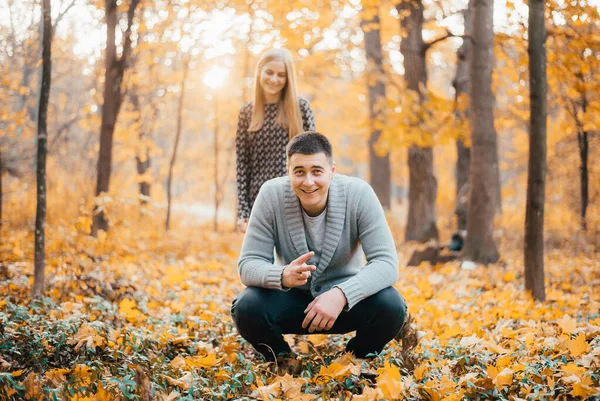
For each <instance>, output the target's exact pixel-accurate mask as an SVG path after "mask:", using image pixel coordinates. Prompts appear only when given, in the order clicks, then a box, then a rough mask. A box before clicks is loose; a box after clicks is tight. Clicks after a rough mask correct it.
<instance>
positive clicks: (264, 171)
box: [235, 98, 315, 219]
mask: <svg viewBox="0 0 600 401" xmlns="http://www.w3.org/2000/svg"><path fill="white" fill-rule="evenodd" d="M298 100H299V105H300V113H301V116H302V129H303V130H304V131H314V130H315V117H314V115H313V112H312V110H311V108H310V104H309V103H308V100H306V99H303V98H299V99H298ZM252 107H253V103H252V102H247V103H244V105H243V106H242V107H241V108H240V114H239V117H238V126H237V136H236V138H235V150H236V160H237V192H238V218H241V219H247V218H248V217H250V211H251V210H252V205H254V200H255V199H256V196H257V195H258V191H259V190H260V187H261V185H262V184H263V183H264V182H265V181H268V180H270V179H271V178H275V177H281V176H284V175H285V174H286V171H285V147H286V145H287V143H288V139H289V134H288V131H287V130H286V129H284V128H282V127H280V126H278V125H276V124H275V118H276V116H277V104H265V120H264V123H263V126H262V128H261V129H260V130H259V131H256V132H249V131H248V127H249V126H250V121H251V120H252Z"/></svg>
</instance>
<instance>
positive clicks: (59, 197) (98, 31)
mask: <svg viewBox="0 0 600 401" xmlns="http://www.w3.org/2000/svg"><path fill="white" fill-rule="evenodd" d="M490 3H492V2H491V1H487V2H485V1H483V2H481V4H488V5H489V4H490ZM42 5H45V7H46V9H47V5H51V9H52V12H51V16H50V17H51V19H50V20H51V25H52V28H51V30H50V32H52V35H51V39H52V53H51V59H52V69H51V91H50V93H49V102H48V110H47V127H46V128H45V130H46V132H47V152H48V153H47V161H46V162H45V163H46V164H45V165H46V177H47V183H46V185H45V188H46V190H47V194H45V196H44V198H45V200H46V202H47V221H46V223H45V232H46V243H45V249H46V255H45V257H44V256H43V257H42V263H43V261H44V260H45V262H46V265H47V269H46V272H45V279H46V282H45V287H46V289H45V292H44V294H45V295H46V298H43V299H42V301H36V302H41V303H35V302H34V303H30V297H29V294H30V292H31V291H32V288H34V279H33V271H34V267H33V266H34V257H35V255H39V253H36V250H35V244H34V231H35V230H34V226H35V224H36V207H37V206H38V204H39V203H38V202H37V196H38V195H37V193H36V189H37V185H38V184H36V165H38V166H39V147H38V146H39V143H40V141H39V140H38V138H39V134H40V130H39V127H40V126H39V117H40V115H42V114H41V113H40V111H39V108H38V106H39V104H40V99H41V98H42V97H41V96H40V94H41V93H43V91H42V90H41V89H42V88H43V84H42V76H43V70H44V63H43V62H42V47H43V46H42V45H43V43H44V40H43V39H44V35H43V34H42V33H43V30H41V29H40V27H41V26H42V25H43V18H42V10H43V7H42ZM493 7H494V8H493V10H494V11H493V26H492V23H491V19H489V20H486V21H487V22H486V24H487V26H484V27H482V28H487V29H488V30H490V32H491V30H492V28H493V40H492V41H490V42H489V49H488V50H489V51H490V52H491V53H490V54H493V65H492V67H493V73H492V75H491V81H490V85H491V88H492V92H493V98H494V99H492V101H493V113H494V115H493V120H491V122H492V123H493V126H492V130H491V131H490V134H493V135H492V137H493V138H494V141H496V142H497V149H495V150H494V151H493V152H492V153H491V154H492V156H493V155H494V154H495V155H496V156H494V157H497V163H492V165H493V166H495V167H496V168H497V170H496V171H494V172H492V173H493V174H492V175H491V176H490V175H488V176H487V177H488V178H489V177H495V178H492V179H487V180H486V181H485V183H486V186H485V187H484V189H485V192H486V193H487V195H488V198H489V199H494V201H493V203H495V204H496V205H494V212H493V213H492V215H491V217H489V218H487V219H481V223H482V224H484V225H486V227H488V226H489V227H492V228H493V230H492V231H490V232H491V233H492V234H493V240H494V243H495V245H494V246H493V248H497V250H498V252H497V253H496V255H493V253H494V252H491V255H490V254H488V255H484V257H483V258H482V259H483V260H482V261H483V262H498V263H496V264H493V265H490V267H489V268H486V267H483V266H476V267H475V268H474V269H473V270H470V267H469V268H468V269H465V268H464V267H465V266H464V265H461V264H460V263H458V262H451V263H447V264H441V263H440V264H436V263H431V264H423V265H421V266H419V267H418V268H412V269H411V268H405V267H403V266H404V264H406V260H407V259H408V256H410V253H411V252H412V251H413V250H415V249H417V250H418V249H422V247H424V246H425V245H422V244H426V243H428V244H429V245H431V244H432V242H431V241H433V243H435V244H438V243H439V244H445V243H447V242H448V241H449V240H450V235H451V234H452V233H453V232H455V231H456V230H457V229H459V228H462V229H464V228H466V226H462V227H461V225H463V224H465V223H461V222H459V221H458V219H457V216H456V215H455V210H454V209H455V204H456V199H457V197H458V196H459V192H460V190H461V188H462V187H463V185H464V184H465V182H466V181H467V178H468V177H469V175H470V174H471V175H473V176H475V177H478V176H477V174H479V173H480V172H481V171H483V170H484V168H482V167H481V166H479V165H477V163H475V164H474V162H473V161H470V160H469V157H470V156H469V148H470V147H471V143H472V137H471V132H472V129H471V127H470V124H469V118H470V112H472V110H471V109H472V107H473V102H472V101H471V99H470V98H469V94H470V93H471V94H472V95H473V92H470V91H471V90H472V88H471V87H470V85H469V83H470V81H471V77H472V72H471V71H470V65H472V64H471V61H472V60H471V55H472V52H473V48H472V47H473V46H474V44H475V43H477V41H478V36H476V35H474V33H473V32H474V29H478V28H477V21H478V20H474V19H473V18H472V17H473V14H472V12H473V8H474V4H469V3H467V2H466V1H444V0H439V1H423V2H421V1H416V0H413V1H396V2H392V1H374V0H370V1H359V0H348V1H342V0H340V1H331V2H324V1H318V0H300V1H294V2H283V1H270V0H247V1H226V2H225V1H210V0H206V1H194V0H190V1H183V0H182V1H176V0H171V1H153V2H147V1H143V0H141V1H137V0H131V1H120V2H117V1H112V0H108V1H106V2H103V1H92V0H89V1H84V0H74V1H70V0H64V1H54V0H53V1H51V2H50V1H47V0H44V2H39V1H29V0H24V1H18V2H15V1H12V0H0V64H1V66H2V75H1V77H0V105H1V107H0V172H1V180H0V223H1V228H0V238H1V245H0V280H1V282H2V283H3V285H2V290H0V295H2V297H4V298H3V300H0V308H1V309H0V323H1V324H2V326H0V327H2V330H0V334H2V343H1V344H2V345H3V346H2V347H0V385H1V386H2V387H1V389H0V397H1V396H7V397H12V398H13V399H21V398H22V397H25V398H27V399H38V398H43V397H50V396H54V397H58V398H61V399H69V398H77V397H90V398H91V399H94V398H93V397H95V398H97V399H103V398H101V397H109V398H107V399H111V398H110V397H112V398H123V397H124V398H127V399H130V398H133V399H136V398H137V399H148V398H147V397H155V398H161V397H162V398H163V399H167V398H168V397H170V396H173V397H174V398H175V397H184V396H187V397H190V399H198V398H203V397H212V398H215V399H219V398H227V397H228V396H232V395H248V396H251V395H253V396H255V397H263V398H264V397H277V396H279V397H285V398H298V397H305V398H306V399H312V398H308V397H313V398H315V397H318V396H319V394H320V396H321V397H323V399H327V397H342V398H344V397H346V398H349V397H354V398H355V399H360V398H359V397H365V398H364V399H382V398H387V399H390V398H391V399H394V398H400V397H401V396H404V397H407V398H410V397H413V398H420V397H425V398H431V399H436V398H435V397H438V399H441V398H444V397H446V398H448V397H452V395H453V394H454V396H456V395H460V396H475V395H477V394H482V393H485V394H488V396H491V397H499V398H502V397H507V398H508V397H515V396H522V397H524V398H527V397H526V396H527V395H530V394H537V396H540V394H545V396H546V397H549V398H552V397H556V396H558V395H561V394H568V395H570V396H574V397H576V396H580V397H586V396H590V395H592V394H598V391H599V388H600V385H599V382H598V380H599V374H598V366H599V365H598V363H599V362H598V355H599V354H600V341H599V339H598V334H599V333H600V329H598V326H599V325H600V323H599V321H598V320H599V301H600V300H599V298H598V294H595V293H594V292H593V291H592V289H593V288H594V285H596V286H597V285H598V282H599V276H600V273H599V268H598V262H597V260H598V249H599V248H598V247H599V246H600V224H599V223H600V213H599V210H598V208H599V207H600V206H599V205H598V197H599V195H598V194H599V192H598V191H599V190H598V185H597V182H598V177H599V174H600V165H599V164H598V163H593V160H595V158H596V157H597V153H598V137H599V136H598V132H599V131H600V34H599V33H598V32H599V31H600V30H599V28H600V17H599V11H598V7H599V4H598V3H597V2H593V1H572V2H564V1H554V0H551V1H547V2H545V14H544V22H545V29H546V31H547V36H546V40H545V45H546V50H547V64H546V66H547V90H548V91H547V99H548V104H547V110H548V119H547V173H546V176H545V182H546V188H545V193H546V197H545V202H544V203H545V215H543V217H544V225H543V233H544V246H545V251H546V260H547V262H548V263H547V265H546V279H545V280H544V278H543V276H542V282H543V283H544V282H545V285H546V288H547V292H546V294H547V296H546V295H545V297H546V301H545V303H540V302H535V303H534V301H533V300H532V299H531V298H530V296H529V294H527V292H526V291H525V290H524V288H523V285H524V283H523V280H524V262H523V247H524V236H525V229H524V228H525V209H526V198H527V179H528V168H527V166H528V159H529V141H530V135H529V132H530V112H529V110H530V97H529V90H530V79H529V66H528V62H529V58H528V37H529V35H528V12H529V7H528V4H527V3H524V2H520V1H515V2H510V1H506V2H504V1H496V2H493ZM467 10H470V11H467ZM479 21H481V20H479ZM481 24H482V22H479V25H481ZM46 32H48V29H46ZM111 32H112V34H111ZM480 39H481V40H480V41H479V43H480V44H481V43H484V40H483V38H480ZM272 46H282V47H285V48H288V49H289V50H290V51H291V52H292V54H293V57H294V59H295V61H296V67H297V75H298V82H299V93H300V95H301V96H303V97H305V98H307V99H308V100H309V101H310V102H311V107H312V109H313V110H314V112H315V116H316V121H317V129H318V131H320V132H322V133H324V134H326V135H327V136H329V137H330V138H331V139H332V142H333V143H334V149H335V159H336V164H337V166H338V171H339V172H341V173H344V174H349V175H356V176H359V177H361V178H364V179H365V180H367V181H369V182H371V184H372V185H373V186H374V188H375V190H376V192H377V194H378V196H379V197H380V200H381V202H382V204H383V205H384V207H385V208H386V209H387V215H388V219H389V221H390V224H391V226H392V229H393V233H394V236H395V239H396V243H397V245H398V247H399V252H400V255H401V256H403V263H402V267H401V271H402V274H401V276H402V277H403V278H401V280H400V281H399V283H398V284H397V286H398V288H399V289H400V290H401V291H402V292H403V294H405V296H406V297H407V300H408V303H409V305H411V308H414V309H412V315H413V318H414V323H413V326H412V329H413V331H412V332H411V333H412V334H413V335H415V336H416V337H415V338H413V339H412V340H414V341H412V340H411V341H412V342H411V341H408V337H407V338H405V339H402V340H400V341H398V342H397V344H396V345H395V346H394V347H392V349H391V350H390V351H389V354H387V355H383V356H382V357H380V358H379V359H378V360H377V361H376V362H374V364H372V365H369V364H366V362H365V363H363V364H362V365H361V362H357V361H353V360H352V361H351V360H342V361H337V362H332V360H333V357H330V356H328V355H329V354H328V353H327V352H328V351H331V350H332V349H333V348H334V347H335V346H336V344H337V343H338V342H339V339H334V340H325V339H322V338H321V339H319V340H314V338H313V337H310V338H309V339H308V340H306V341H304V340H298V339H296V340H294V339H290V341H291V342H293V343H294V344H295V346H296V347H297V349H298V350H299V351H300V352H303V353H305V354H310V353H314V352H316V354H317V355H318V356H319V358H320V360H317V359H314V355H313V356H311V357H308V356H307V357H306V360H305V361H304V365H303V366H304V373H303V375H301V376H299V377H289V376H286V377H287V379H285V380H284V379H282V378H278V377H276V376H270V375H269V373H268V371H265V373H262V374H255V373H253V366H252V364H251V363H250V362H248V360H247V359H248V358H249V357H250V356H251V354H252V353H251V350H249V348H248V345H247V344H245V343H243V342H242V343H240V340H239V338H237V337H236V336H235V330H234V329H233V328H232V325H231V321H230V318H229V317H228V313H227V310H228V307H229V302H230V301H231V299H232V297H233V295H234V294H235V292H236V291H239V289H240V288H241V284H240V283H239V282H238V279H237V278H236V271H235V259H236V256H237V252H238V250H239V245H240V242H241V238H242V235H241V234H240V233H235V232H233V230H234V222H235V200H236V193H235V152H234V140H235V128H236V123H237V112H238V110H239V107H240V106H241V104H242V103H243V102H244V101H248V100H251V98H252V89H251V88H252V83H253V77H252V74H253V69H254V65H255V64H256V61H257V58H258V57H259V56H260V54H261V53H262V52H263V51H264V50H265V49H267V48H269V47H272ZM108 72H111V73H108ZM111 74H114V75H111ZM121 74H122V75H121ZM107 82H109V83H110V85H106V83H107ZM107 88H109V89H110V88H112V89H113V90H112V91H111V90H107ZM482 93H483V92H481V93H475V95H477V96H478V95H481V94H482ZM489 100H490V98H488V99H487V100H485V103H487V102H489ZM483 103H484V102H482V104H483ZM475 104H476V105H477V104H479V103H478V102H476V103H475ZM490 104H492V103H490ZM115 106H116V107H115ZM44 114H45V113H44ZM113 129H114V131H112V130H113ZM111 131H112V132H111ZM101 138H104V140H102V139H101ZM107 138H112V139H111V140H108V139H107ZM538 156H540V155H539V154H538ZM469 166H470V167H471V168H470V170H471V171H469ZM473 166H474V167H473ZM479 177H480V176H479ZM109 180H110V181H109ZM495 180H497V181H495ZM109 182H110V185H109ZM411 185H412V188H411ZM37 213H38V216H39V210H37ZM473 220H474V219H473ZM471 224H473V223H471ZM38 232H39V230H38ZM89 234H93V235H91V236H90V235H89ZM491 248H492V247H487V249H491ZM498 255H499V259H498ZM488 269H489V270H488ZM448 282H451V283H453V284H454V286H450V288H451V290H450V289H448V290H447V291H448V292H446V290H443V287H444V284H447V283H448ZM499 283H500V284H502V285H498V284H499ZM450 294H453V295H452V296H451V295H450ZM482 294H483V296H482ZM457 297H458V298H461V301H460V302H459V303H460V305H458V304H457V305H456V306H455V309H454V313H453V315H452V316H450V317H445V318H444V319H441V316H442V315H443V314H444V313H446V312H445V311H446V307H445V305H447V304H448V303H449V302H451V299H452V300H453V301H455V300H456V298H457ZM538 298H539V297H538ZM476 300H477V301H476ZM480 302H481V303H480ZM474 303H475V304H476V305H475V306H474ZM523 309H525V311H523ZM482 310H483V311H484V312H483V316H484V317H483V318H482ZM498 319H500V320H498ZM531 319H533V322H534V323H531V322H530V321H531ZM26 321H27V322H28V323H29V324H28V325H25V322H26ZM207 325H208V327H207ZM25 326H29V329H27V330H25V328H24V327H25ZM211 330H212V331H211ZM417 332H418V333H420V334H418V335H417V334H416V333H417ZM61 333H62V336H63V337H61ZM463 333H465V334H463ZM405 334H406V333H405ZM466 334H469V335H471V334H472V336H468V335H466ZM407 335H410V333H408V334H407ZM582 336H583V337H582ZM553 337H557V338H559V340H557V341H558V342H557V343H554V342H552V341H551V340H549V339H550V338H553ZM417 340H418V341H417ZM417 342H418V343H419V345H418V346H417ZM307 344H309V345H307ZM307 347H310V349H307ZM474 348H475V349H474ZM117 351H118V352H117ZM467 354H469V355H477V357H475V358H472V359H469V357H467V356H465V355H467ZM144 355H145V358H146V359H147V360H145V359H144V358H143V357H142V356H144ZM148 355H154V357H155V358H157V360H153V359H152V357H148ZM432 355H437V357H434V356H432ZM440 355H443V356H440ZM177 358H181V359H177ZM336 363H337V365H336ZM457 365H458V367H457ZM140 367H141V368H140ZM320 367H322V368H323V369H325V370H324V371H322V370H319V369H320ZM327 369H331V371H328V370H327ZM336 369H338V370H336ZM506 369H508V370H506ZM545 369H549V370H548V371H546V370H545ZM259 372H260V371H259ZM401 373H402V378H400V374H401ZM261 375H262V376H261ZM470 375H471V376H470ZM536 375H537V376H536ZM536 377H539V379H536ZM92 379H93V380H92ZM286 380H287V381H286ZM290 389H291V390H290ZM296 390H297V391H296ZM361 394H362V395H361ZM292 395H293V396H292ZM145 397H146V398H145Z"/></svg>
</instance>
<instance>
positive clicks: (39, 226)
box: [31, 0, 52, 298]
mask: <svg viewBox="0 0 600 401" xmlns="http://www.w3.org/2000/svg"><path fill="white" fill-rule="evenodd" d="M40 30H41V35H40V37H41V42H42V46H41V47H42V71H41V74H40V81H39V82H40V83H39V100H38V112H37V117H38V120H37V166H36V181H37V182H36V184H37V185H36V186H37V207H36V212H35V246H34V249H35V251H34V252H35V255H34V273H33V286H32V288H31V296H32V297H33V298H39V297H41V296H42V295H43V294H44V269H45V264H44V258H45V234H46V156H47V154H48V125H47V121H48V99H49V97H50V83H51V82H50V79H51V77H52V52H51V50H52V14H51V10H50V0H43V1H42V22H41V29H40Z"/></svg>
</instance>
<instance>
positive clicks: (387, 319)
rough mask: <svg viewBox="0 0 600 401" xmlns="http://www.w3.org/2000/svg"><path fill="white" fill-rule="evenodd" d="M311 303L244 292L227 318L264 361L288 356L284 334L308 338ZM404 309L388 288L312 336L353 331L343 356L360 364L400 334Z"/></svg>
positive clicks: (294, 293)
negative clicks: (306, 323)
mask: <svg viewBox="0 0 600 401" xmlns="http://www.w3.org/2000/svg"><path fill="white" fill-rule="evenodd" d="M312 300H313V297H312V295H311V294H310V293H307V292H305V291H301V290H298V289H294V288H292V289H291V290H289V291H287V292H284V291H279V290H269V289H266V288H258V287H248V288H246V289H245V290H244V291H242V292H241V293H239V294H238V296H237V297H236V298H235V300H234V301H233V304H232V306H231V316H232V317H233V321H234V323H235V325H236V326H237V329H238V331H239V333H240V335H241V336H242V337H244V338H245V339H246V340H247V341H248V342H249V343H250V344H252V346H253V347H254V348H255V349H256V350H257V351H258V352H260V353H261V354H262V355H263V356H264V357H265V358H266V359H267V360H273V359H274V356H275V355H279V354H281V353H286V352H291V350H290V347H289V345H288V343H287V342H286V341H285V340H284V339H283V334H311V333H309V332H308V330H307V329H303V328H302V322H303V321H304V318H305V314H304V310H305V309H306V307H307V306H308V304H309V303H311V301H312ZM406 313H407V312H406V303H405V301H404V298H402V296H401V295H400V294H399V293H398V291H396V289H395V288H392V287H388V288H385V289H383V290H381V291H379V292H378V293H376V294H373V295H371V296H370V297H368V298H365V299H363V300H362V301H361V302H359V303H358V304H356V305H355V306H354V307H353V308H352V309H351V310H349V311H342V313H340V316H339V317H338V318H337V320H336V321H335V324H334V325H333V327H332V328H331V329H330V330H326V331H319V332H313V333H312V334H342V333H348V332H350V331H354V330H356V337H354V338H352V339H351V340H350V341H348V344H347V345H346V351H348V352H352V353H354V355H355V356H357V357H359V358H364V357H365V356H366V355H367V354H370V353H374V354H375V353H379V352H381V350H382V349H383V347H384V346H385V345H386V344H387V343H388V342H390V341H391V340H392V339H393V338H394V337H395V336H396V335H397V334H398V333H399V332H400V329H401V328H402V325H403V324H404V321H405V320H406Z"/></svg>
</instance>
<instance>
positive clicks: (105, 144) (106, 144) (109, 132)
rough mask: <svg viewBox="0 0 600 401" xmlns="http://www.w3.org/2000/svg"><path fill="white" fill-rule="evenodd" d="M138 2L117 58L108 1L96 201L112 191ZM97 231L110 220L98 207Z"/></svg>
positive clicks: (113, 8)
mask: <svg viewBox="0 0 600 401" xmlns="http://www.w3.org/2000/svg"><path fill="white" fill-rule="evenodd" d="M138 3H139V0H131V4H130V5H129V10H128V12H127V30H126V31H125V33H124V34H123V40H124V44H123V53H122V55H121V57H117V44H116V43H115V39H116V37H115V31H116V28H117V22H118V18H117V0H106V39H107V40H106V62H105V66H106V71H105V81H104V104H103V106H102V123H101V127H100V153H99V155H98V165H97V174H98V175H97V180H96V199H97V200H98V199H99V197H100V196H101V195H102V194H105V193H107V192H108V190H109V186H110V174H111V168H112V146H113V135H114V132H115V124H116V123H117V117H118V115H119V110H120V108H121V101H122V95H123V94H122V91H121V86H122V81H123V75H124V73H125V69H126V68H127V62H128V58H129V54H130V52H131V26H132V24H133V16H134V14H135V9H136V7H137V5H138ZM98 230H104V231H108V221H107V219H106V216H105V214H104V208H103V207H102V206H101V205H98V204H96V206H95V208H94V218H93V224H92V233H91V234H92V235H93V236H96V235H98Z"/></svg>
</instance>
